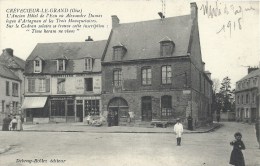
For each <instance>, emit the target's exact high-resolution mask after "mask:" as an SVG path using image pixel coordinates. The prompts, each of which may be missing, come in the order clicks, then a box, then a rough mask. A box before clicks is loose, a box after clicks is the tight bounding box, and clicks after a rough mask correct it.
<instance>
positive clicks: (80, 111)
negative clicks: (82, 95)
mask: <svg viewBox="0 0 260 166" xmlns="http://www.w3.org/2000/svg"><path fill="white" fill-rule="evenodd" d="M76 109H77V111H76V117H77V122H83V105H77V107H76Z"/></svg>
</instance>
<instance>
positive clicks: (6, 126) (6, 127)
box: [2, 115, 12, 131]
mask: <svg viewBox="0 0 260 166" xmlns="http://www.w3.org/2000/svg"><path fill="white" fill-rule="evenodd" d="M11 120H12V119H11V118H10V115H8V116H7V117H5V118H4V119H3V126H2V130H3V131H9V125H10V122H11Z"/></svg>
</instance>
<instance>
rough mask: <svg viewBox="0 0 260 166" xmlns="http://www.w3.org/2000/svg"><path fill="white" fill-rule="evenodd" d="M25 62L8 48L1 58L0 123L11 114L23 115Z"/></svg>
mask: <svg viewBox="0 0 260 166" xmlns="http://www.w3.org/2000/svg"><path fill="white" fill-rule="evenodd" d="M24 66H25V61H24V60H22V59H20V58H18V57H16V56H15V55H14V54H13V49H11V48H6V49H4V50H3V53H2V54H1V56H0V88H1V89H2V90H1V93H0V123H1V122H2V119H3V118H4V117H6V116H7V115H9V114H12V115H16V114H21V113H22V112H21V103H22V101H23V80H24V79H23V72H24Z"/></svg>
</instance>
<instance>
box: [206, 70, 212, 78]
mask: <svg viewBox="0 0 260 166" xmlns="http://www.w3.org/2000/svg"><path fill="white" fill-rule="evenodd" d="M205 74H206V75H207V76H208V77H209V79H211V72H209V71H205Z"/></svg>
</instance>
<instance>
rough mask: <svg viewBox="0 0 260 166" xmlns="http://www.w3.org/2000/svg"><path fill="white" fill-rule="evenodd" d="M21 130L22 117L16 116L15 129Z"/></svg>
mask: <svg viewBox="0 0 260 166" xmlns="http://www.w3.org/2000/svg"><path fill="white" fill-rule="evenodd" d="M22 130H23V122H22V117H21V116H18V117H17V131H22Z"/></svg>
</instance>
